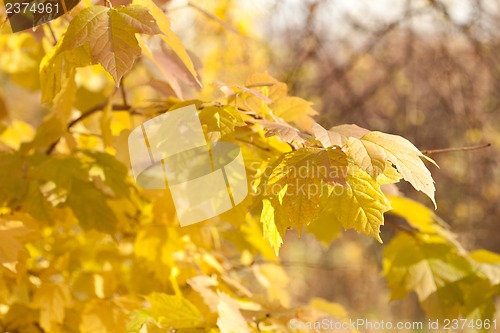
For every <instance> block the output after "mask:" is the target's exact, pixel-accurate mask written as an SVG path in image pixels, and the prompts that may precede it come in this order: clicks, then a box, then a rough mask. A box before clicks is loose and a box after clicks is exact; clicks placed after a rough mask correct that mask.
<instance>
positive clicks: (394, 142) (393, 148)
mask: <svg viewBox="0 0 500 333" xmlns="http://www.w3.org/2000/svg"><path fill="white" fill-rule="evenodd" d="M360 140H361V141H364V143H365V145H364V147H366V148H367V149H369V150H370V151H371V152H372V153H371V154H372V156H374V157H375V158H376V159H378V158H380V156H381V155H383V154H384V153H385V159H386V160H388V161H390V162H391V163H393V164H394V165H395V166H396V168H397V169H398V172H399V173H400V174H401V176H403V179H404V180H406V181H408V182H409V183H410V184H411V185H412V186H413V187H414V188H415V189H416V190H417V191H422V192H424V193H425V194H426V195H427V196H428V197H429V198H430V199H431V200H432V202H433V203H434V206H435V207H437V206H436V201H435V199H434V192H435V191H436V188H435V187H434V180H433V179H432V176H431V173H430V171H429V170H428V169H427V167H426V166H425V164H424V162H423V161H422V160H421V158H426V159H427V160H430V159H429V158H427V157H425V155H424V154H422V153H421V152H420V150H418V149H417V148H416V147H415V146H414V145H413V144H412V143H411V142H410V141H408V140H406V139H405V138H402V137H400V136H398V135H392V134H386V133H382V132H377V131H375V132H370V133H368V134H366V135H364V136H363V137H362V138H361V139H360ZM430 161H431V162H433V161H432V160H430Z"/></svg>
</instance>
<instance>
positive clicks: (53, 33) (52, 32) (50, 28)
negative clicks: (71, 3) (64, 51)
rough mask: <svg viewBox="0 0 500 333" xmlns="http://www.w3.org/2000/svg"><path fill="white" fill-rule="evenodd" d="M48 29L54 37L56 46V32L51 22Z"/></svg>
mask: <svg viewBox="0 0 500 333" xmlns="http://www.w3.org/2000/svg"><path fill="white" fill-rule="evenodd" d="M47 27H48V28H49V31H50V34H51V35H52V39H54V45H56V44H57V37H56V33H55V32H54V29H53V28H52V25H51V24H50V22H47Z"/></svg>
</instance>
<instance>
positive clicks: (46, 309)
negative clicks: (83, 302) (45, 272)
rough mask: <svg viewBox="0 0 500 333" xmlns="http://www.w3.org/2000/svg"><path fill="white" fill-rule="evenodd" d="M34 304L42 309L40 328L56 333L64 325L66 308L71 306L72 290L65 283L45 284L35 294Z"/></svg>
mask: <svg viewBox="0 0 500 333" xmlns="http://www.w3.org/2000/svg"><path fill="white" fill-rule="evenodd" d="M33 304H34V306H35V307H37V308H40V326H41V327H42V328H43V329H44V330H45V331H47V332H53V331H56V330H57V329H56V328H57V327H59V326H60V325H61V324H62V323H63V320H64V316H65V312H66V307H68V306H70V305H71V292H70V289H69V287H68V286H67V285H65V284H63V283H53V282H46V283H43V284H42V285H41V286H40V288H38V289H37V290H36V292H35V296H34V297H33Z"/></svg>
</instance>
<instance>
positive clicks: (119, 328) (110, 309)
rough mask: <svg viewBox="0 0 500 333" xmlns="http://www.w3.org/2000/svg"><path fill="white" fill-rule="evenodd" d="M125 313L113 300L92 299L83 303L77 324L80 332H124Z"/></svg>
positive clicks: (126, 319)
mask: <svg viewBox="0 0 500 333" xmlns="http://www.w3.org/2000/svg"><path fill="white" fill-rule="evenodd" d="M127 321H128V318H127V315H126V313H125V312H124V310H123V308H122V307H120V306H118V304H115V302H113V301H109V300H100V299H93V300H91V301H89V302H87V303H86V304H85V308H84V309H83V311H82V320H81V322H80V325H79V329H80V332H81V333H114V332H126V323H127Z"/></svg>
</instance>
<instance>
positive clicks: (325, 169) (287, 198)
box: [261, 147, 347, 253]
mask: <svg viewBox="0 0 500 333" xmlns="http://www.w3.org/2000/svg"><path fill="white" fill-rule="evenodd" d="M346 175H347V159H346V155H345V154H344V153H343V152H342V151H341V150H340V149H339V148H338V147H331V148H327V149H322V148H301V149H299V150H297V151H292V152H290V153H286V154H284V155H283V156H282V158H281V159H279V160H278V161H277V162H276V163H275V164H274V165H273V166H272V167H271V171H270V175H269V177H268V178H267V179H266V180H265V181H264V182H263V184H262V185H261V188H262V191H263V193H264V197H265V199H264V201H263V203H264V210H263V211H262V214H261V221H262V222H263V223H264V236H265V237H266V238H267V239H269V240H270V242H271V245H272V246H273V247H274V249H275V252H276V253H277V252H278V249H279V247H280V245H281V243H282V238H283V236H284V233H285V231H286V229H288V228H292V227H295V228H297V229H298V232H299V234H300V232H301V229H302V226H304V225H309V224H310V223H311V221H313V220H314V219H315V218H316V217H317V216H318V215H319V214H320V213H321V212H322V210H323V208H324V206H325V201H324V200H325V198H327V197H329V196H330V194H331V190H332V188H334V187H335V185H342V186H347V183H346Z"/></svg>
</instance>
